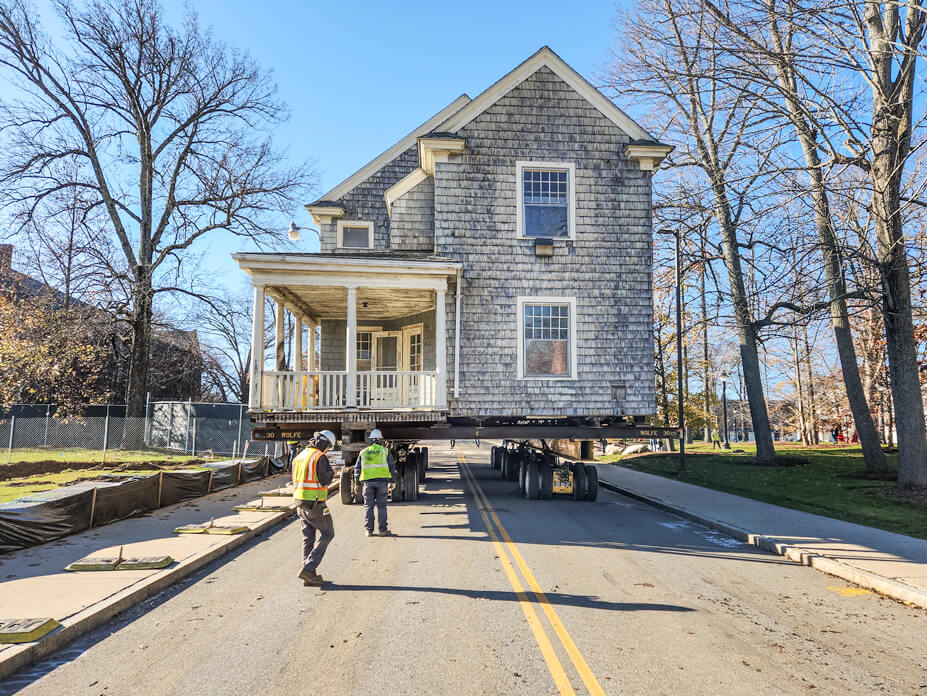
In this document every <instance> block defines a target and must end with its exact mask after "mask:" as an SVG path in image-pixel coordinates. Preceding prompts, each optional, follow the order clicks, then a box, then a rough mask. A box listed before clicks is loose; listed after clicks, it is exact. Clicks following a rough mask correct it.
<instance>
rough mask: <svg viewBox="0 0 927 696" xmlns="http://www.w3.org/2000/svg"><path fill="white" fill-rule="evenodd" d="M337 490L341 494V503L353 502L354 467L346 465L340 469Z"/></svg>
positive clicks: (350, 503) (349, 503)
mask: <svg viewBox="0 0 927 696" xmlns="http://www.w3.org/2000/svg"><path fill="white" fill-rule="evenodd" d="M338 492H339V493H340V494H341V504H342V505H353V504H354V467H353V466H346V467H344V468H343V469H342V470H341V478H340V479H339V480H338Z"/></svg>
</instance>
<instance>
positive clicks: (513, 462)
mask: <svg viewBox="0 0 927 696" xmlns="http://www.w3.org/2000/svg"><path fill="white" fill-rule="evenodd" d="M524 458H525V457H524V454H522V453H521V452H513V453H512V454H511V455H510V456H509V472H508V476H506V478H507V479H508V480H509V481H517V480H518V471H519V468H520V467H521V463H522V461H523V460H524Z"/></svg>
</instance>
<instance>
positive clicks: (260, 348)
mask: <svg viewBox="0 0 927 696" xmlns="http://www.w3.org/2000/svg"><path fill="white" fill-rule="evenodd" d="M263 382H264V286H263V285H255V286H254V308H253V311H252V313H251V388H250V389H249V392H248V408H249V409H255V408H260V407H261V387H262V386H263Z"/></svg>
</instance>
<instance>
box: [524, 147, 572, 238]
mask: <svg viewBox="0 0 927 696" xmlns="http://www.w3.org/2000/svg"><path fill="white" fill-rule="evenodd" d="M575 178H576V167H575V165H573V164H572V163H570V162H516V163H515V186H516V188H517V190H518V208H517V212H516V216H515V217H516V225H517V228H518V236H519V237H530V238H536V237H549V238H552V239H573V238H575V236H576V229H575V219H576V186H575Z"/></svg>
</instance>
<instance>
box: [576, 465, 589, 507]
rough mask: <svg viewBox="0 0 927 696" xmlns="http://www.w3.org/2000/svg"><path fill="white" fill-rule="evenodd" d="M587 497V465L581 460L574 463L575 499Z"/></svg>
mask: <svg viewBox="0 0 927 696" xmlns="http://www.w3.org/2000/svg"><path fill="white" fill-rule="evenodd" d="M585 499H586V466H585V465H584V464H581V463H580V462H576V463H575V464H573V500H585Z"/></svg>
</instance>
